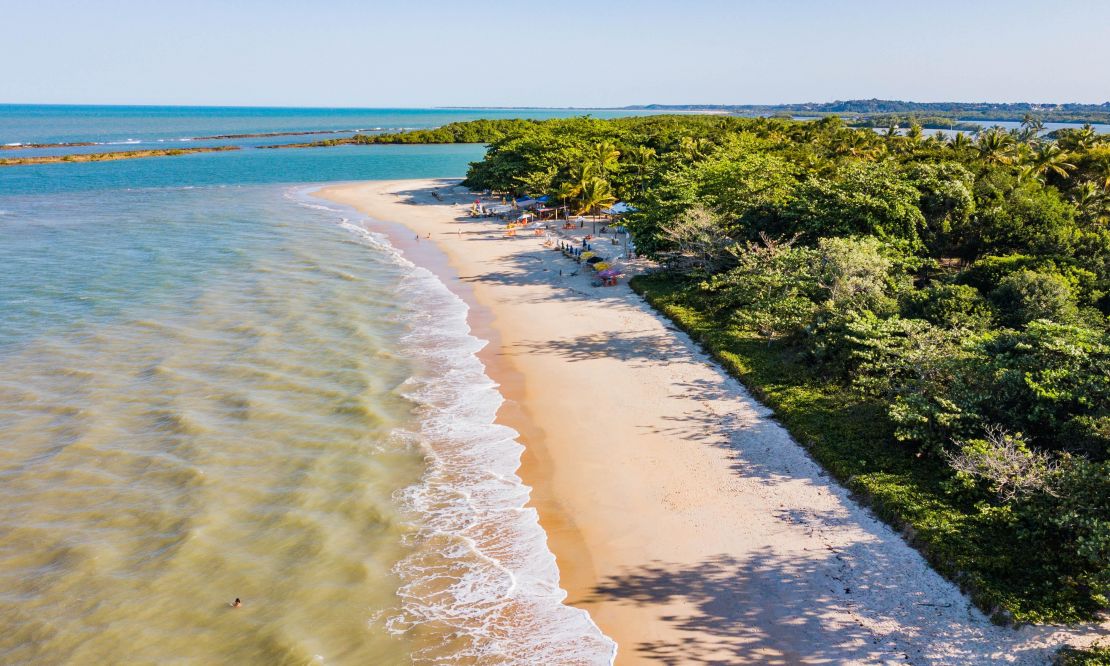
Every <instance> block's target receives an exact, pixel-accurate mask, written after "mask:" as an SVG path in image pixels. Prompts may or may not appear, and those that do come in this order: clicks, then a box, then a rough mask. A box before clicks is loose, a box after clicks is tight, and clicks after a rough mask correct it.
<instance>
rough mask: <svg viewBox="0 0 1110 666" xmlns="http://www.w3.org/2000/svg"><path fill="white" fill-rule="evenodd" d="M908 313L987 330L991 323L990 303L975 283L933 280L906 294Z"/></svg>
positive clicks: (951, 325) (940, 322) (947, 325)
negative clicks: (937, 282)
mask: <svg viewBox="0 0 1110 666" xmlns="http://www.w3.org/2000/svg"><path fill="white" fill-rule="evenodd" d="M905 310H906V312H905V314H906V315H907V316H909V317H914V318H919V319H924V320H926V321H928V322H929V323H931V324H933V325H934V326H941V327H943V328H966V329H971V330H983V329H986V328H987V327H989V326H990V323H991V317H992V312H991V308H990V304H989V303H988V302H987V300H986V299H985V298H983V296H982V295H981V294H980V293H979V290H978V289H976V288H975V287H972V286H969V285H965V284H933V285H930V286H928V287H926V288H924V289H920V290H915V291H911V292H909V293H908V294H907V296H906V305H905Z"/></svg>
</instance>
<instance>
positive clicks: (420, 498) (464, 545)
mask: <svg viewBox="0 0 1110 666" xmlns="http://www.w3.org/2000/svg"><path fill="white" fill-rule="evenodd" d="M299 199H300V202H301V203H302V205H306V206H309V207H312V208H316V209H320V210H326V211H330V212H333V213H336V214H337V215H342V214H343V212H342V211H340V210H337V209H335V208H330V207H328V206H325V205H323V204H318V203H314V202H310V201H307V200H306V198H305V197H299ZM339 224H340V226H342V227H343V228H345V229H347V230H349V231H350V232H352V233H353V234H355V235H356V236H357V237H358V238H359V239H360V240H361V241H362V242H364V243H366V244H367V245H369V246H371V247H374V248H375V249H377V250H380V251H383V252H385V253H388V254H389V255H390V256H391V257H392V258H393V260H394V261H395V262H396V264H397V265H398V266H402V267H405V268H407V269H408V273H407V275H406V277H405V278H404V280H403V285H402V291H401V294H403V295H404V297H405V302H406V303H409V304H411V308H410V310H409V312H408V314H407V315H406V319H407V323H408V325H409V331H410V332H409V333H408V334H407V335H405V337H404V339H403V343H404V345H403V346H404V349H405V350H407V351H406V353H407V354H408V355H410V356H411V358H412V359H413V361H414V364H415V365H416V366H418V367H419V368H420V370H419V371H418V372H417V373H416V374H415V375H414V376H412V377H411V378H410V379H409V380H408V381H407V382H406V383H405V385H404V386H403V387H402V391H403V393H404V395H405V396H406V397H408V398H410V399H411V400H413V401H414V402H415V403H416V405H417V412H418V414H419V424H420V425H419V427H418V428H416V429H415V430H414V431H401V432H397V433H396V436H397V439H398V440H400V441H407V442H410V443H412V444H413V445H416V446H420V447H421V448H422V450H423V451H424V453H425V455H426V460H427V470H426V471H425V473H424V475H423V478H422V479H421V482H420V483H419V484H417V485H414V486H412V487H410V488H408V489H406V490H405V491H404V492H403V493H401V494H400V496H399V498H398V499H399V500H400V501H401V502H402V503H403V504H404V506H405V508H407V509H408V510H409V511H411V513H412V515H413V517H414V528H415V529H414V532H413V533H412V535H411V536H410V545H411V546H412V548H413V553H412V554H411V555H410V556H408V557H407V558H405V559H404V560H402V561H401V562H400V563H398V564H397V566H396V569H395V572H396V573H397V574H398V576H399V577H400V578H401V580H402V582H403V585H402V587H401V588H400V590H399V591H398V594H399V596H400V598H401V603H400V607H399V608H398V609H396V610H395V611H392V612H387V613H385V614H383V615H382V616H381V617H379V618H376V619H377V620H378V621H379V622H381V623H382V624H383V625H384V626H385V627H386V628H387V629H388V630H389V631H391V632H393V633H397V634H409V633H410V632H413V630H414V629H419V631H418V632H416V634H417V635H418V636H419V640H417V641H416V642H417V647H416V652H415V654H414V655H413V659H414V661H415V662H416V663H455V662H458V661H463V662H467V663H473V662H476V663H483V664H544V663H547V664H581V665H591V666H593V665H602V664H611V663H612V661H613V659H614V657H615V655H616V644H615V643H614V642H613V641H612V640H611V639H609V638H608V637H606V636H605V635H604V634H602V632H601V630H600V629H599V628H598V627H597V625H596V624H595V623H594V622H593V620H592V619H591V618H590V616H589V614H588V613H587V612H586V611H584V610H581V609H577V608H573V607H571V606H568V605H566V604H565V603H564V601H565V599H566V592H564V591H563V590H562V589H561V588H560V587H559V570H558V567H557V566H556V563H555V557H554V555H553V554H552V553H551V550H550V549H549V548H548V546H547V535H546V533H545V532H544V531H543V528H542V527H541V526H540V524H539V518H538V515H537V513H536V511H535V509H533V508H531V507H528V506H527V503H528V499H529V494H530V492H531V489H530V488H529V487H528V486H526V485H524V483H523V482H522V481H521V480H520V478H519V477H518V476H517V474H516V471H517V469H518V468H519V466H520V455H521V453H522V451H523V450H524V447H522V446H521V445H520V443H519V442H517V441H516V438H517V433H516V432H515V431H514V430H512V429H511V428H508V427H505V426H502V425H499V424H497V423H496V422H495V417H496V414H497V410H498V409H499V408H500V406H501V404H502V402H503V401H504V398H503V397H502V396H501V394H500V392H499V391H498V386H497V384H496V383H494V382H493V380H492V379H490V378H489V376H488V375H486V372H485V367H484V366H483V365H482V362H481V361H480V360H479V359H478V357H477V356H476V354H477V352H478V351H479V350H480V349H482V347H484V346H485V344H486V343H485V341H482V340H479V339H478V338H476V337H474V336H473V335H471V334H470V327H469V325H468V324H467V310H468V307H467V305H466V304H465V303H464V302H463V301H462V300H461V299H460V298H458V297H457V296H455V295H454V294H453V293H451V291H450V290H449V289H448V288H447V286H446V285H444V284H443V283H442V282H441V281H440V280H439V279H438V278H436V277H435V276H434V275H433V274H432V273H431V272H430V271H427V270H425V269H423V268H420V267H417V266H415V265H413V264H412V263H411V262H409V261H408V260H407V259H405V258H404V257H403V256H402V254H401V253H400V252H399V251H398V250H396V249H395V248H394V247H393V246H392V245H390V244H389V242H388V240H387V239H386V237H385V236H384V235H382V234H379V233H375V232H373V231H370V230H369V229H367V228H366V227H365V226H363V225H361V224H358V223H355V222H352V221H351V220H349V219H347V218H340V221H339Z"/></svg>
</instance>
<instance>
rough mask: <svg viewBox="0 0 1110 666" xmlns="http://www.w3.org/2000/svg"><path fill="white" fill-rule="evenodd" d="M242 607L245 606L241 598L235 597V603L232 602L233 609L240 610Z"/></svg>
mask: <svg viewBox="0 0 1110 666" xmlns="http://www.w3.org/2000/svg"><path fill="white" fill-rule="evenodd" d="M242 605H243V602H242V601H241V600H240V599H239V597H235V601H232V602H231V607H232V608H240V607H242Z"/></svg>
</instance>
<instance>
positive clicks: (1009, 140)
mask: <svg viewBox="0 0 1110 666" xmlns="http://www.w3.org/2000/svg"><path fill="white" fill-rule="evenodd" d="M975 145H976V147H977V148H978V149H979V159H981V160H983V161H984V162H986V163H987V164H1010V163H1011V162H1013V161H1014V137H1012V136H1010V134H1009V133H1008V132H1006V131H1005V130H1003V129H1002V128H1000V127H992V128H991V129H989V130H986V131H984V132H981V133H980V134H979V140H978V141H977V142H976V144H975Z"/></svg>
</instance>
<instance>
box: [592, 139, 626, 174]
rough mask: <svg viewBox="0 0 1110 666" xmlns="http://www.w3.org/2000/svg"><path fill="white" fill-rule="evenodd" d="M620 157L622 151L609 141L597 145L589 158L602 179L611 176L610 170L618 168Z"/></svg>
mask: <svg viewBox="0 0 1110 666" xmlns="http://www.w3.org/2000/svg"><path fill="white" fill-rule="evenodd" d="M620 156H621V151H619V150H617V147H616V146H614V145H613V144H611V143H609V142H608V141H602V142H601V143H595V144H594V145H593V148H591V149H590V152H589V158H590V160H591V161H592V162H593V165H594V167H595V168H596V169H597V172H598V173H599V174H601V177H602V178H604V177H605V176H606V175H608V174H609V169H613V168H615V167H616V166H617V159H618V158H620Z"/></svg>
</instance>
